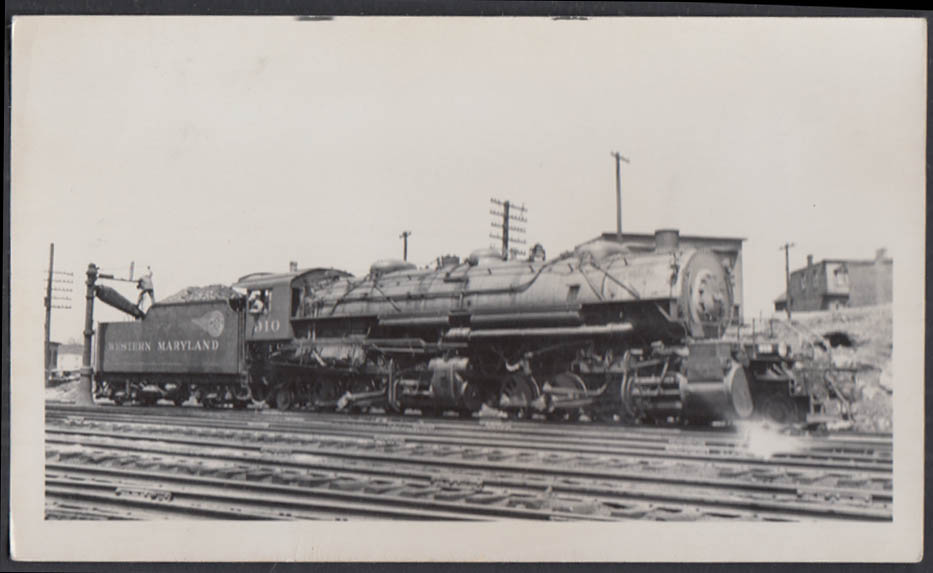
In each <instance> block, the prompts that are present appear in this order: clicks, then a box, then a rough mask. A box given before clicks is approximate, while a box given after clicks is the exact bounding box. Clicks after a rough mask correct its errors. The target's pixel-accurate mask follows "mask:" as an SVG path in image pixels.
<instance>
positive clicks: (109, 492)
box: [46, 406, 892, 520]
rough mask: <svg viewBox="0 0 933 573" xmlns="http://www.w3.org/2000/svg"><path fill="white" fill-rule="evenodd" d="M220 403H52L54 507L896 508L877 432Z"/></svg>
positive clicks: (564, 512)
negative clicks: (557, 424)
mask: <svg viewBox="0 0 933 573" xmlns="http://www.w3.org/2000/svg"><path fill="white" fill-rule="evenodd" d="M116 410H120V411H116ZM155 410H158V409H155ZM162 410H165V411H170V410H169V409H162ZM171 411H172V412H177V409H172V410H171ZM197 412H201V411H200V410H198V411H197ZM217 414H218V413H217V412H212V413H210V414H207V415H191V414H188V413H186V414H185V415H184V416H179V415H178V414H177V413H166V412H162V411H159V412H153V409H127V408H122V409H115V408H100V409H97V408H92V409H81V408H67V407H61V406H51V407H49V408H48V409H47V414H46V415H47V422H46V424H47V430H46V449H47V451H46V454H47V464H46V480H47V483H46V486H47V492H49V495H48V499H49V500H50V501H49V502H47V513H48V515H49V516H51V517H61V518H73V517H74V516H75V515H78V516H80V515H81V513H80V512H81V509H82V507H84V508H94V509H95V510H96V511H97V512H98V514H99V513H100V511H101V508H104V509H106V510H107V511H109V512H110V513H109V514H105V516H106V515H110V514H112V515H114V516H115V517H112V518H115V519H119V518H140V517H139V516H142V518H146V516H148V515H152V514H156V515H161V514H171V515H174V514H179V513H180V514H184V515H193V516H200V515H203V516H206V517H216V516H225V517H228V518H229V517H239V518H241V519H335V518H359V517H363V518H391V519H501V518H518V519H561V520H566V519H591V520H592V519H655V520H687V519H739V520H742V519H746V520H800V519H853V520H890V519H891V503H892V491H891V469H890V442H886V441H885V440H884V439H877V438H875V437H850V438H847V439H845V440H840V439H838V438H836V437H826V438H819V439H811V440H810V441H809V442H807V441H806V440H804V439H801V440H802V443H809V444H810V446H811V447H810V449H807V448H804V449H803V450H802V451H801V452H797V454H796V455H798V457H797V458H788V457H777V456H775V457H772V458H771V459H762V458H756V457H753V456H751V455H749V453H748V452H747V451H744V450H743V446H742V444H743V441H742V437H741V436H738V435H734V434H730V433H728V432H721V431H715V432H699V433H690V432H682V431H674V432H672V431H666V429H663V428H646V429H644V430H643V431H642V430H641V429H638V428H635V429H633V428H626V429H622V428H617V427H608V428H606V429H604V430H603V431H599V429H595V431H594V429H593V428H587V430H585V431H580V430H576V429H574V430H571V431H569V432H563V431H562V430H564V429H565V428H554V427H553V426H546V425H534V424H518V425H514V424H496V423H493V424H483V423H481V422H477V421H460V420H446V419H438V420H432V422H431V423H430V424H425V423H424V422H423V420H420V419H419V420H418V421H417V422H416V421H414V420H411V419H396V418H391V419H388V418H384V417H378V416H369V417H365V418H356V419H348V418H347V417H346V416H334V417H333V419H330V418H327V417H326V416H325V417H324V419H321V420H318V419H317V418H319V416H317V415H312V416H306V417H301V416H297V417H296V416H294V415H268V414H271V413H265V412H264V413H263V415H257V414H256V413H251V412H236V413H235V412H226V413H225V415H224V416H223V418H221V417H220V416H218V415H217ZM237 414H242V416H238V415H237ZM260 419H261V420H263V421H262V422H259V421H257V420H260ZM336 420H339V421H336ZM312 421H313V422H312ZM566 429H568V430H570V429H569V428H566ZM633 430H634V431H633ZM711 449H712V450H715V452H714V453H710V451H711ZM885 450H887V452H885ZM799 456H804V458H803V459H801V458H800V457H799ZM233 492H237V493H239V494H241V495H238V496H231V495H230V494H232V493H233ZM249 500H252V501H249ZM69 504H71V505H69ZM127 507H130V508H132V511H135V512H137V513H138V514H139V515H136V514H134V513H130V514H126V511H127V509H126V508H127ZM121 508H122V509H121ZM121 511H122V512H123V513H121ZM56 512H58V513H56ZM69 512H71V513H69ZM87 518H100V516H99V515H96V516H95V515H88V516H87Z"/></svg>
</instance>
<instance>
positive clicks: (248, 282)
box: [233, 267, 353, 290]
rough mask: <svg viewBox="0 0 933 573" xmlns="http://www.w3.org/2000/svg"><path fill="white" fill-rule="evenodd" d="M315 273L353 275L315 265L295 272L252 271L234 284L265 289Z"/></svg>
mask: <svg viewBox="0 0 933 573" xmlns="http://www.w3.org/2000/svg"><path fill="white" fill-rule="evenodd" d="M315 274H333V275H336V276H341V277H352V276H353V275H351V274H350V273H348V272H346V271H341V270H339V269H332V268H327V267H313V268H308V269H300V270H298V271H295V272H287V273H250V274H248V275H243V276H242V277H240V278H239V279H237V281H236V282H235V283H233V286H234V287H236V288H244V289H247V290H252V289H265V288H271V287H274V286H278V285H281V284H290V283H291V282H292V281H293V280H295V279H296V278H303V277H305V276H308V275H315Z"/></svg>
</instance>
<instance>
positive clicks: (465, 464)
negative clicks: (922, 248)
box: [46, 432, 893, 502]
mask: <svg viewBox="0 0 933 573" xmlns="http://www.w3.org/2000/svg"><path fill="white" fill-rule="evenodd" d="M76 438H77V439H76ZM82 438H85V439H82ZM87 438H90V440H88V439H87ZM100 438H102V439H103V440H104V441H100ZM145 441H148V442H158V443H160V444H163V446H161V447H160V446H158V445H155V444H151V443H148V444H147V443H145ZM46 442H47V444H48V443H51V444H60V445H70V444H79V445H84V446H90V447H94V448H99V449H108V450H117V451H123V452H127V451H133V452H138V453H144V454H167V455H182V456H192V457H198V458H201V459H213V460H223V461H227V462H244V461H250V462H253V463H266V464H270V465H274V466H283V467H292V468H298V469H303V470H322V469H327V470H334V469H338V470H342V469H353V470H356V471H366V470H367V469H366V468H364V469H363V470H361V468H360V467H353V468H347V467H346V466H345V465H340V464H336V465H335V464H333V463H331V464H327V465H325V464H323V463H321V461H319V460H317V459H316V458H321V457H327V458H331V459H337V460H348V461H355V462H363V463H365V464H369V465H372V464H376V463H378V464H383V465H386V464H388V465H391V466H399V465H401V466H409V467H411V466H415V467H421V468H440V469H452V470H454V471H456V472H463V471H472V472H479V473H483V472H485V473H492V474H502V473H513V474H522V475H523V476H525V479H528V476H541V477H548V478H552V479H555V478H562V479H574V478H584V479H593V480H608V481H611V482H640V483H645V482H647V483H651V484H666V485H670V486H677V487H706V488H718V489H720V490H723V489H725V490H729V491H732V492H735V491H746V492H761V493H770V494H783V495H792V496H797V497H799V496H801V495H811V496H824V497H839V496H845V497H853V498H865V497H867V498H869V499H870V500H872V501H879V502H887V501H890V500H892V498H893V494H892V492H891V491H890V490H886V489H877V488H876V489H863V488H862V489H860V488H849V487H827V486H820V485H810V484H806V483H777V482H772V481H768V482H756V481H749V480H743V479H737V478H734V477H730V478H723V477H702V476H699V477H698V476H696V475H693V474H687V475H681V476H674V475H664V474H657V473H651V472H646V471H631V470H620V469H614V468H610V469H593V468H574V467H561V466H556V465H554V464H548V463H538V464H534V463H514V462H513V463H500V462H488V461H475V460H470V459H449V458H437V457H425V456H411V455H399V454H398V453H375V452H369V451H365V452H355V451H350V450H348V449H345V448H301V447H291V448H276V449H275V450H271V451H270V449H269V448H268V446H266V445H261V444H257V445H247V444H231V442H229V441H214V440H201V439H190V438H189V439H182V438H170V439H159V438H155V439H154V438H151V437H148V436H139V435H136V436H133V435H128V434H126V433H121V434H117V433H112V434H101V433H93V432H92V433H87V432H65V433H64V434H63V437H62V438H55V437H50V436H48V435H47V436H46ZM166 445H168V446H171V445H175V446H182V447H189V448H192V449H191V450H190V451H188V452H185V451H178V450H177V449H176V450H172V449H166V447H165V446H166ZM302 454H304V455H307V456H314V457H315V461H314V462H309V461H302V460H296V459H293V458H294V457H295V456H296V455H302ZM368 469H369V470H372V471H377V470H375V469H373V468H368ZM378 471H381V470H378ZM392 473H393V474H394V475H397V473H398V471H397V470H393V472H392ZM749 474H753V472H749V471H746V472H741V473H736V474H735V475H739V476H741V475H749ZM416 475H423V474H416ZM851 479H852V482H853V483H870V480H867V479H865V478H863V477H860V476H852V478H851Z"/></svg>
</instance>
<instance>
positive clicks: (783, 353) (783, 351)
mask: <svg viewBox="0 0 933 573" xmlns="http://www.w3.org/2000/svg"><path fill="white" fill-rule="evenodd" d="M787 350H788V349H787V345H786V344H783V343H781V344H778V347H777V352H778V356H780V357H781V358H786V357H787Z"/></svg>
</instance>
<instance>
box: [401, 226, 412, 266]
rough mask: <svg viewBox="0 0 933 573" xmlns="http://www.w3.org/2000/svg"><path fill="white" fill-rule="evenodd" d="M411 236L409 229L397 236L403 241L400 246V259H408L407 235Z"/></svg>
mask: <svg viewBox="0 0 933 573" xmlns="http://www.w3.org/2000/svg"><path fill="white" fill-rule="evenodd" d="M410 236H411V231H402V234H401V235H399V236H398V238H399V239H402V241H404V246H403V247H402V260H405V261H407V260H408V237H410Z"/></svg>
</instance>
